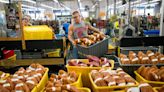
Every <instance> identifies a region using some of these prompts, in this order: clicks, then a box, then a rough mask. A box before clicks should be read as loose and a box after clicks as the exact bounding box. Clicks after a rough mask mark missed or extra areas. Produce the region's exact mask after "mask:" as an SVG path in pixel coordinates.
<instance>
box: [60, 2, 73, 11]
mask: <svg viewBox="0 0 164 92" xmlns="http://www.w3.org/2000/svg"><path fill="white" fill-rule="evenodd" d="M61 5H62V6H63V7H64V8H66V9H67V10H71V9H70V8H69V7H67V6H65V5H64V4H62V3H61Z"/></svg>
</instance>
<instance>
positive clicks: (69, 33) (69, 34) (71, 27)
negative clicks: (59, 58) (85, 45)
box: [68, 25, 76, 45]
mask: <svg viewBox="0 0 164 92" xmlns="http://www.w3.org/2000/svg"><path fill="white" fill-rule="evenodd" d="M68 30H69V31H68V39H69V41H70V42H72V44H73V45H76V43H75V40H74V39H73V38H72V35H73V26H72V25H70V26H69V29H68Z"/></svg>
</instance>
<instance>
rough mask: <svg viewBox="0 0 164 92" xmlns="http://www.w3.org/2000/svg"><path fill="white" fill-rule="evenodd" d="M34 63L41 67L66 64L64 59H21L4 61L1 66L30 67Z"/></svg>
mask: <svg viewBox="0 0 164 92" xmlns="http://www.w3.org/2000/svg"><path fill="white" fill-rule="evenodd" d="M32 63H39V64H41V65H60V64H64V58H50V59H20V60H16V61H11V60H2V61H1V63H0V66H4V67H14V66H29V65H30V64H32Z"/></svg>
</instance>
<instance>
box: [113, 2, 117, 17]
mask: <svg viewBox="0 0 164 92" xmlns="http://www.w3.org/2000/svg"><path fill="white" fill-rule="evenodd" d="M113 12H114V13H113V14H114V15H116V0H114V10H113Z"/></svg>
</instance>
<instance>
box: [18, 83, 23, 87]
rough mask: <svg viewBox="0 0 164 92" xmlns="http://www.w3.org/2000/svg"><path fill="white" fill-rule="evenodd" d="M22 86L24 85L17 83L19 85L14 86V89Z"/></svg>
mask: <svg viewBox="0 0 164 92" xmlns="http://www.w3.org/2000/svg"><path fill="white" fill-rule="evenodd" d="M23 85H24V84H23V83H19V84H17V85H16V87H21V86H23Z"/></svg>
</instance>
